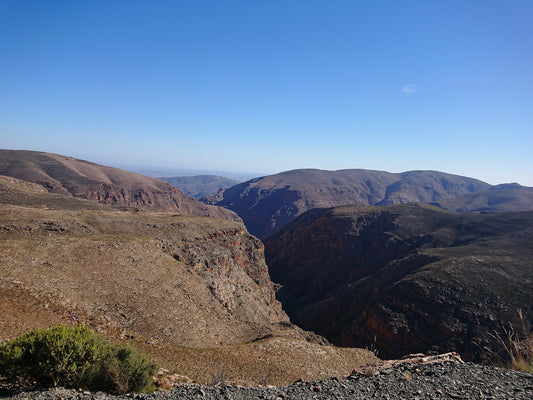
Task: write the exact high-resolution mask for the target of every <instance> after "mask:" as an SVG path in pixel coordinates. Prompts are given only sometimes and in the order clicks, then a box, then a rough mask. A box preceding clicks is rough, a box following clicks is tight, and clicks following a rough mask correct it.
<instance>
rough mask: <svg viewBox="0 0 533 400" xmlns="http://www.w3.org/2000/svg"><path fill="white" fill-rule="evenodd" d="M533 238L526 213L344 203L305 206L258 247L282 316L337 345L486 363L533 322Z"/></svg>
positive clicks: (532, 217)
mask: <svg viewBox="0 0 533 400" xmlns="http://www.w3.org/2000/svg"><path fill="white" fill-rule="evenodd" d="M532 239H533V211H527V212H507V213H491V214H457V213H452V212H448V211H445V210H442V209H439V208H437V207H433V206H430V205H425V204H422V203H418V204H413V203H411V204H397V205H389V206H383V207H376V206H355V205H352V206H341V207H335V208H328V209H315V210H310V211H308V212H306V213H304V214H303V215H301V216H300V217H299V218H297V219H296V220H295V221H293V222H292V223H290V224H289V225H287V226H285V227H283V228H282V229H281V230H279V231H278V232H277V233H276V234H274V235H272V236H270V237H269V238H267V239H266V240H265V254H266V259H267V263H268V266H269V270H270V276H271V278H272V280H273V281H274V282H276V283H278V284H280V285H282V289H281V290H280V291H278V298H279V299H280V300H281V302H282V304H283V307H284V309H285V310H286V311H287V313H288V314H289V316H290V317H291V320H292V321H293V322H295V323H297V324H299V325H300V326H301V327H303V328H304V329H309V330H313V331H314V332H316V333H318V334H320V335H323V336H325V337H326V338H327V339H328V340H330V341H332V342H333V343H335V344H337V345H342V346H362V347H363V346H367V347H377V349H378V351H379V355H380V357H398V356H402V355H405V354H408V353H417V352H427V351H436V352H447V351H457V352H459V353H460V354H461V355H462V356H463V357H465V358H467V359H475V360H477V361H490V360H493V359H494V358H498V357H499V356H505V353H500V351H502V350H503V349H502V343H501V342H500V341H499V340H498V335H499V337H502V338H505V337H507V336H506V335H507V334H508V333H509V331H510V330H511V331H512V332H515V333H516V334H517V335H518V336H517V337H520V336H521V335H523V334H526V333H527V332H531V331H530V329H532V328H533V265H532V260H533V240H532ZM520 312H522V315H523V320H521V319H520V316H519V313H520ZM524 329H525V332H524Z"/></svg>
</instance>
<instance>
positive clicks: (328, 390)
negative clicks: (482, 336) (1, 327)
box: [0, 357, 533, 400]
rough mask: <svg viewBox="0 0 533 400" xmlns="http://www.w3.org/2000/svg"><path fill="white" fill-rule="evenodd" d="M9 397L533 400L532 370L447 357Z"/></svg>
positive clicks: (86, 399)
mask: <svg viewBox="0 0 533 400" xmlns="http://www.w3.org/2000/svg"><path fill="white" fill-rule="evenodd" d="M0 397H1V398H12V399H36V400H37V399H56V400H60V399H63V400H67V399H83V400H104V399H109V400H114V399H131V398H133V399H147V400H148V399H154V400H155V399H162V400H163V399H168V400H174V399H176V400H177V399H180V400H192V399H195V400H196V399H206V400H207V399H227V400H244V399H246V400H249V399H262V400H288V399H294V400H300V399H301V400H303V399H420V400H422V399H494V400H497V399H527V400H531V399H532V398H533V374H532V373H525V372H517V371H510V370H506V369H501V368H494V367H488V366H483V365H477V364H472V363H463V362H461V361H460V360H459V359H455V358H453V357H452V358H450V359H447V360H444V361H441V360H439V361H437V362H430V363H423V362H403V363H393V364H390V365H381V366H371V367H367V368H361V369H359V370H357V371H354V372H353V373H352V374H351V375H350V376H348V377H346V378H332V379H329V380H324V381H312V382H302V381H297V382H295V383H293V384H292V385H290V386H280V387H239V386H231V385H227V386H201V385H194V384H191V385H182V386H178V387H176V388H174V389H173V390H171V391H161V392H157V393H154V394H149V395H148V394H128V395H122V396H112V395H109V394H105V393H100V392H99V393H91V392H86V391H81V390H73V389H63V388H55V389H49V390H45V391H30V392H19V393H14V392H12V393H8V392H6V393H3V394H2V395H0Z"/></svg>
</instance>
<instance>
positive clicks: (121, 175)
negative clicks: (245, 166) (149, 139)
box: [0, 150, 239, 220]
mask: <svg viewBox="0 0 533 400" xmlns="http://www.w3.org/2000/svg"><path fill="white" fill-rule="evenodd" d="M0 175H5V176H10V177H12V178H17V179H20V180H24V181H28V182H32V183H36V184H38V185H41V186H42V187H43V188H44V189H45V190H46V191H48V192H51V193H57V194H61V195H66V196H72V197H76V198H81V199H86V200H91V201H93V202H96V203H100V204H108V205H113V206H122V207H130V208H139V209H147V210H155V211H173V212H182V213H185V214H194V215H199V216H215V217H222V218H226V219H232V220H238V219H239V217H238V216H237V215H235V214H234V213H233V212H231V211H229V210H225V209H222V208H220V207H212V206H208V205H205V204H203V203H201V202H199V201H197V200H195V199H192V198H190V197H188V196H186V195H185V194H183V193H182V192H181V191H179V190H178V189H177V188H175V187H173V186H172V185H170V184H168V183H166V182H163V181H161V180H159V179H155V178H151V177H147V176H144V175H140V174H136V173H134V172H129V171H124V170H121V169H118V168H113V167H108V166H104V165H99V164H96V163H92V162H89V161H85V160H79V159H76V158H73V157H68V156H63V155H59V154H52V153H45V152H36V151H28V150H0Z"/></svg>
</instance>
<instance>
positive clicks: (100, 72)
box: [0, 0, 533, 186]
mask: <svg viewBox="0 0 533 400" xmlns="http://www.w3.org/2000/svg"><path fill="white" fill-rule="evenodd" d="M531 21H533V1H531V0H525V1H520V0H514V1H503V0H502V1H491V0H479V1H468V0H461V1H453V0H449V1H429V0H428V1H426V0H424V1H395V0H394V1H379V0H377V1H355V0H352V1H333V0H329V1H312V0H305V1H291V0H287V1H274V0H269V1H266V0H265V1H248V0H243V1H223V0H216V1H201V0H200V1H135V0H129V1H126V0H122V1H118V0H117V1H113V0H110V1H96V0H94V1H75V0H69V1H59V0H55V1H43V0H39V1H19V0H0V148H12V149H29V150H41V151H48V152H54V153H60V154H65V155H71V156H74V157H79V158H83V159H87V160H91V161H95V162H100V163H104V164H108V165H131V166H139V167H149V166H152V167H164V168H167V169H171V168H176V169H183V168H190V169H196V170H198V169H200V170H218V171H238V172H252V173H256V172H257V173H275V172H280V171H283V170H288V169H294V168H321V169H341V168H366V169H377V170H386V171H391V172H401V171H406V170H413V169H433V170H440V171H444V172H450V173H455V174H460V175H466V176H471V177H475V178H478V179H482V180H485V181H487V182H490V183H502V182H519V183H521V184H523V185H528V186H533V157H532V153H533V23H531Z"/></svg>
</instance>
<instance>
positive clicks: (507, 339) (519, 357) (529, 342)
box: [494, 309, 533, 372]
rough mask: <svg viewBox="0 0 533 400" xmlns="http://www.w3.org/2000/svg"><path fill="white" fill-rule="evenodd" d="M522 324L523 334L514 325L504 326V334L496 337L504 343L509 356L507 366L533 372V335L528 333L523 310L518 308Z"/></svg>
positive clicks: (503, 345) (504, 348)
mask: <svg viewBox="0 0 533 400" xmlns="http://www.w3.org/2000/svg"><path fill="white" fill-rule="evenodd" d="M518 316H519V318H520V321H521V324H522V334H521V335H520V334H518V333H517V332H516V331H515V330H514V328H513V327H512V326H509V328H504V334H503V336H502V335H500V334H498V333H497V334H495V335H494V337H495V338H496V339H497V340H498V342H499V343H500V344H501V345H502V347H503V350H504V352H505V354H506V356H507V358H508V360H509V361H508V362H507V363H506V365H505V366H506V367H507V368H509V369H513V370H516V371H523V372H533V335H532V334H531V333H528V331H527V328H526V324H525V320H524V315H523V313H522V310H520V309H519V310H518Z"/></svg>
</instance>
